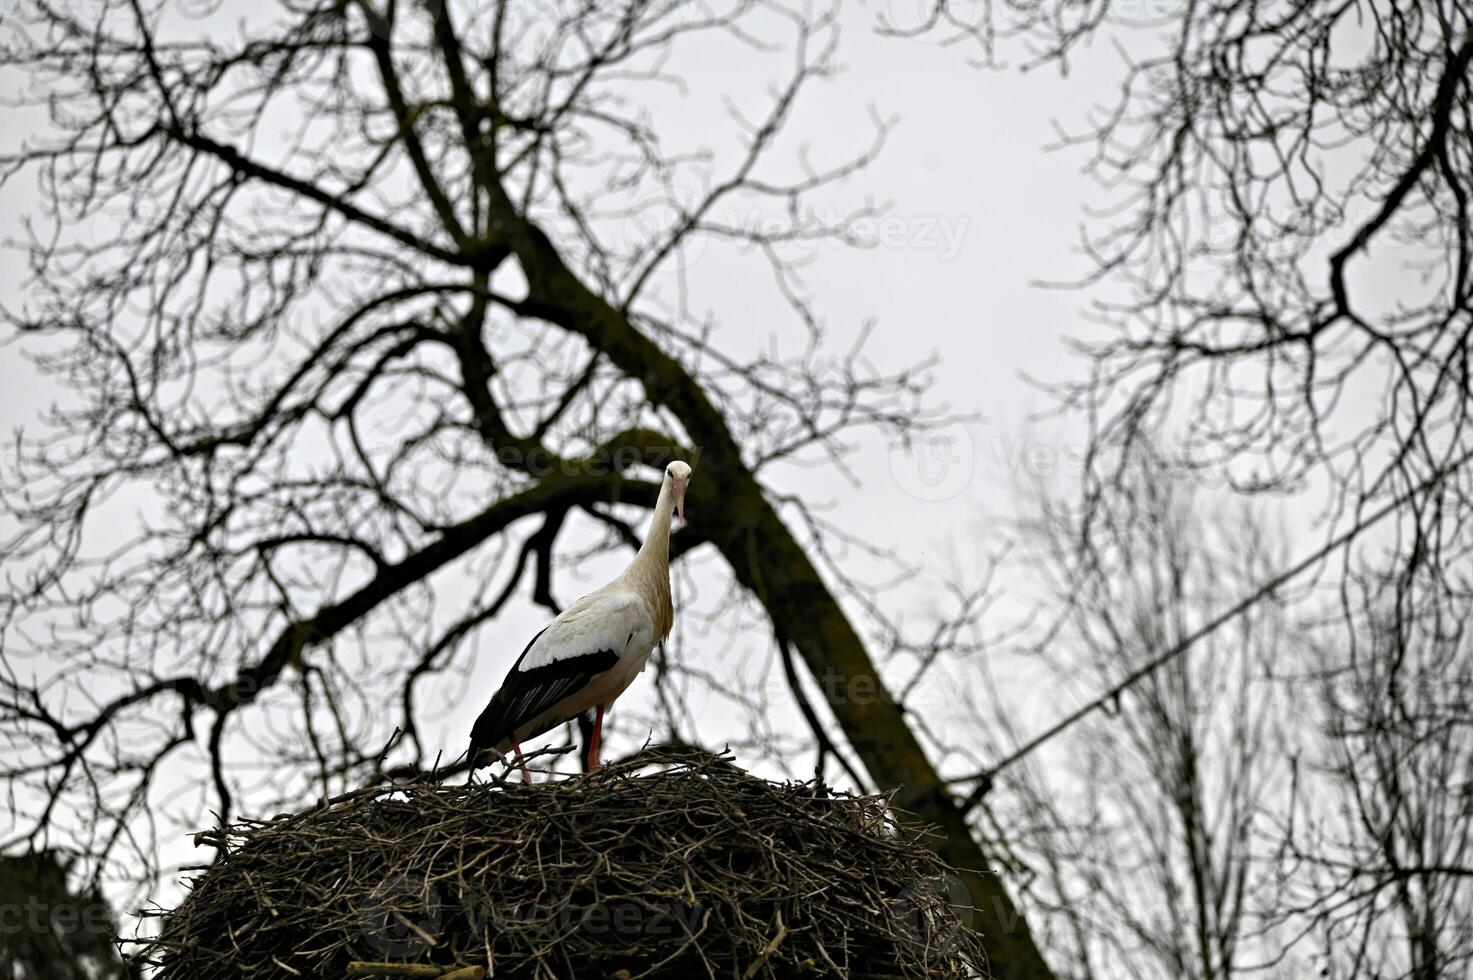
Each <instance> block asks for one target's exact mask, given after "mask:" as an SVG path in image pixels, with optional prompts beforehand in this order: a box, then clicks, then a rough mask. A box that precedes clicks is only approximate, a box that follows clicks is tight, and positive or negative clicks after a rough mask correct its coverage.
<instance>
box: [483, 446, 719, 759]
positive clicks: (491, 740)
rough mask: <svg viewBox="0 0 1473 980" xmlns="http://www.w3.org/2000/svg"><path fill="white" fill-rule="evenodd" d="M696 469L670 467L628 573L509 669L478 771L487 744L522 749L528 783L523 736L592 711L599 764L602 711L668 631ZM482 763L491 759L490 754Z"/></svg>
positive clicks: (548, 631)
mask: <svg viewBox="0 0 1473 980" xmlns="http://www.w3.org/2000/svg"><path fill="white" fill-rule="evenodd" d="M690 472H691V470H690V467H689V466H688V465H686V464H685V463H682V462H680V461H678V460H677V461H676V462H673V463H671V464H670V465H669V466H667V467H665V478H664V481H663V482H662V483H661V484H660V499H659V500H658V501H656V503H655V516H654V519H653V520H651V521H650V529H649V533H648V534H647V535H646V536H645V539H644V544H643V545H641V546H640V549H639V553H638V554H637V555H635V556H634V561H632V562H630V564H629V567H628V568H626V569H625V570H624V573H623V574H622V575H620V576H619V577H618V578H616V579H614V580H613V581H612V582H610V583H609V584H608V585H605V586H604V587H603V588H601V589H599V590H598V591H597V592H592V593H589V594H588V595H586V596H584V597H583V598H581V599H579V600H578V601H577V602H575V603H573V604H572V605H571V606H569V607H568V608H567V609H564V610H563V612H562V614H561V615H559V616H558V617H557V618H556V619H554V620H553V621H552V622H551V623H548V624H547V626H546V627H544V628H543V630H542V632H540V633H538V634H537V635H536V636H534V637H532V642H531V643H528V644H527V648H526V649H525V650H523V651H522V655H521V656H520V657H518V658H517V662H516V663H515V664H514V665H513V666H512V668H511V670H510V671H508V672H507V675H506V680H504V681H502V682H501V689H500V690H498V691H497V692H496V693H495V694H494V695H492V697H491V703H490V704H488V705H486V710H485V711H482V712H481V716H480V717H479V718H477V719H476V724H475V726H474V727H473V728H472V729H471V747H470V755H469V756H468V757H467V758H468V759H469V761H470V766H471V769H472V771H474V770H475V769H476V768H478V767H479V765H481V764H484V763H483V762H482V761H481V760H480V756H481V754H482V753H483V752H485V751H486V750H487V749H491V750H493V751H495V752H496V754H497V757H498V758H499V757H502V756H504V755H505V754H506V752H507V750H508V749H511V750H512V751H513V752H515V753H516V757H517V763H518V764H519V765H520V766H521V767H522V779H523V780H530V779H531V776H530V774H529V773H528V772H527V763H526V761H525V760H524V759H523V758H522V745H521V743H522V742H525V741H526V740H527V739H529V738H535V737H537V736H538V735H541V734H542V733H543V732H546V731H548V730H549V729H552V728H555V727H557V726H558V725H561V724H562V723H563V722H565V721H567V720H569V719H570V718H576V717H577V716H578V715H580V714H582V713H583V712H585V711H587V710H588V709H589V708H593V709H595V711H596V712H597V717H596V718H595V720H594V723H593V736H592V738H590V739H589V740H588V768H589V770H590V771H592V770H595V769H597V768H598V766H599V758H598V745H599V739H600V738H601V737H602V735H603V724H604V712H605V711H607V710H608V708H609V706H610V705H612V704H613V703H614V699H615V698H617V697H618V696H619V695H620V694H623V693H624V689H625V688H627V687H628V686H629V685H630V683H631V682H632V681H633V680H634V676H635V675H636V674H638V673H639V672H640V671H642V670H644V665H645V661H647V660H648V659H649V656H650V652H651V651H653V650H654V648H655V644H656V643H658V642H660V641H661V640H663V639H664V638H665V637H666V636H668V635H669V634H670V627H671V625H672V624H673V623H674V621H675V608H674V606H672V605H671V602H670V515H671V512H672V510H673V511H675V512H678V513H679V514H680V519H681V520H682V521H684V520H685V488H686V484H687V483H689V481H690ZM486 761H490V760H489V759H488V760H486Z"/></svg>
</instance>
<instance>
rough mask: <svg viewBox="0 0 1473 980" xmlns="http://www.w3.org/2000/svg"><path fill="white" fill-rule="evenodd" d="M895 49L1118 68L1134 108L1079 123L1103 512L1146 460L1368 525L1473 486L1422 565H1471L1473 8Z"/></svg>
mask: <svg viewBox="0 0 1473 980" xmlns="http://www.w3.org/2000/svg"><path fill="white" fill-rule="evenodd" d="M891 29H892V30H893V31H896V32H900V33H907V34H910V35H914V36H922V37H938V38H942V39H947V40H963V41H975V42H977V43H979V44H980V45H982V47H981V50H982V51H984V53H987V54H989V55H990V54H991V53H993V52H994V51H996V50H999V49H1000V48H1002V47H1003V46H1004V45H1005V44H1006V45H1021V46H1024V47H1026V48H1028V49H1030V50H1031V51H1032V52H1033V54H1034V55H1035V62H1036V63H1053V64H1059V65H1067V64H1068V62H1069V59H1070V58H1071V57H1072V56H1074V55H1075V54H1076V53H1077V52H1078V51H1079V49H1080V48H1081V46H1082V45H1083V44H1085V43H1086V42H1088V41H1089V40H1091V39H1093V38H1097V37H1101V36H1108V37H1110V38H1111V40H1113V41H1116V42H1117V44H1118V50H1119V52H1120V56H1121V58H1122V66H1121V74H1122V79H1121V84H1120V88H1119V91H1118V96H1117V97H1115V98H1114V99H1113V100H1112V101H1111V102H1110V103H1109V104H1107V105H1106V106H1104V107H1102V108H1100V109H1099V110H1098V111H1096V112H1093V113H1091V114H1090V118H1089V120H1088V121H1087V122H1085V123H1084V124H1083V125H1082V126H1080V127H1077V130H1073V129H1070V128H1069V127H1070V123H1069V122H1068V121H1064V122H1063V123H1061V125H1063V126H1064V127H1065V128H1066V131H1068V135H1066V136H1065V137H1064V138H1063V140H1062V144H1063V145H1065V146H1075V147H1082V148H1083V149H1084V150H1085V151H1086V152H1087V153H1088V167H1089V170H1090V172H1092V173H1093V174H1094V175H1095V176H1096V177H1098V179H1099V180H1100V182H1101V184H1102V186H1103V188H1104V189H1105V193H1106V196H1107V200H1106V201H1105V202H1104V203H1105V205H1106V208H1105V209H1104V213H1105V214H1107V215H1110V216H1111V217H1106V218H1100V219H1098V220H1096V221H1094V222H1092V223H1091V224H1090V225H1089V226H1088V227H1087V229H1086V237H1085V240H1084V243H1083V244H1084V247H1085V250H1086V252H1087V253H1088V254H1089V255H1090V256H1091V257H1092V258H1093V260H1094V262H1095V271H1094V273H1093V274H1092V275H1091V276H1090V277H1089V278H1088V280H1087V281H1086V283H1084V284H1085V285H1091V286H1095V287H1098V288H1099V289H1100V290H1101V293H1102V295H1103V297H1104V298H1101V299H1099V300H1097V302H1096V304H1095V307H1094V312H1095V314H1096V319H1098V321H1099V322H1100V336H1099V338H1098V339H1094V340H1081V341H1080V342H1079V344H1078V349H1079V350H1080V352H1081V353H1082V354H1083V355H1084V356H1085V357H1086V358H1087V362H1088V370H1087V372H1086V377H1085V380H1083V381H1082V382H1080V383H1076V384H1065V385H1062V386H1060V387H1059V388H1057V389H1056V390H1057V392H1058V394H1059V395H1060V397H1061V398H1062V400H1063V402H1064V404H1066V405H1069V406H1072V407H1075V408H1078V409H1079V410H1081V412H1083V413H1084V415H1085V416H1086V417H1087V418H1088V419H1089V420H1090V421H1091V424H1092V426H1093V430H1094V440H1093V445H1094V452H1093V453H1092V455H1091V457H1090V467H1089V470H1088V480H1087V483H1088V485H1087V487H1086V492H1087V495H1088V496H1089V497H1090V499H1092V500H1101V499H1103V497H1104V496H1105V495H1106V494H1107V493H1108V492H1109V490H1110V488H1111V487H1112V486H1114V484H1115V483H1116V482H1117V481H1119V480H1120V479H1122V478H1124V475H1125V474H1123V473H1122V471H1121V470H1120V469H1119V466H1120V462H1121V460H1122V459H1124V458H1126V457H1127V456H1128V454H1122V453H1120V452H1118V451H1117V450H1118V449H1119V448H1120V447H1122V446H1126V447H1128V446H1129V444H1130V443H1132V442H1133V441H1135V440H1137V439H1147V440H1149V441H1152V442H1153V443H1154V444H1156V445H1158V446H1172V447H1174V449H1175V450H1176V451H1177V454H1178V456H1179V459H1178V462H1180V463H1183V464H1186V465H1190V466H1192V467H1195V468H1198V469H1200V470H1203V471H1206V472H1208V473H1211V474H1214V475H1218V474H1220V475H1222V476H1224V477H1226V478H1227V479H1229V480H1230V481H1231V482H1232V484H1233V485H1234V486H1235V487H1236V488H1238V489H1240V490H1242V491H1245V492H1249V493H1283V492H1289V491H1295V490H1301V489H1312V490H1319V491H1323V492H1324V493H1325V494H1326V496H1325V497H1324V499H1325V500H1326V501H1327V504H1326V512H1327V514H1328V515H1330V516H1332V517H1334V516H1345V515H1349V518H1350V519H1351V520H1353V519H1354V517H1355V516H1356V515H1358V514H1360V513H1363V512H1364V511H1365V510H1367V509H1369V508H1370V507H1372V506H1374V503H1375V502H1376V501H1384V500H1389V499H1394V498H1396V497H1398V496H1400V495H1402V494H1405V493H1407V492H1408V491H1412V490H1414V489H1415V488H1417V487H1420V486H1422V485H1423V483H1424V481H1425V480H1426V479H1427V477H1428V476H1429V475H1432V474H1438V473H1442V472H1444V471H1446V470H1448V469H1454V470H1456V474H1455V475H1454V476H1452V477H1450V478H1449V479H1447V480H1446V481H1444V482H1442V483H1440V484H1439V486H1438V489H1437V492H1436V493H1434V494H1432V495H1430V496H1428V497H1427V499H1419V500H1418V501H1417V503H1416V505H1415V506H1413V507H1408V508H1407V509H1406V510H1405V513H1404V520H1403V527H1402V529H1401V534H1402V536H1401V539H1400V543H1399V548H1398V554H1399V558H1400V561H1401V564H1402V565H1403V573H1402V574H1403V575H1404V577H1405V578H1406V581H1407V584H1408V587H1411V586H1412V585H1413V583H1415V582H1416V581H1419V579H1418V577H1417V575H1416V574H1414V573H1415V572H1416V570H1417V569H1425V570H1428V571H1430V572H1431V573H1433V574H1432V575H1431V577H1429V578H1426V579H1425V581H1427V582H1429V583H1430V582H1435V579H1436V576H1437V574H1438V573H1439V572H1440V571H1441V570H1446V569H1451V568H1453V567H1457V566H1458V565H1459V562H1460V561H1461V559H1462V558H1463V555H1464V552H1465V550H1466V548H1467V547H1468V541H1467V534H1468V520H1467V517H1468V513H1467V507H1466V503H1465V502H1466V500H1467V499H1468V493H1467V491H1468V484H1467V480H1468V477H1469V474H1470V473H1473V469H1470V468H1468V467H1466V466H1461V465H1460V464H1461V463H1462V462H1463V461H1464V460H1465V459H1466V458H1467V456H1468V453H1469V450H1470V449H1473V445H1470V443H1469V440H1468V428H1469V412H1470V407H1473V401H1470V399H1469V395H1468V392H1469V390H1470V386H1469V384H1468V383H1467V382H1468V374H1467V371H1468V357H1467V352H1468V342H1469V338H1470V331H1473V276H1470V269H1473V212H1470V201H1473V177H1470V175H1473V71H1470V66H1473V12H1470V10H1469V9H1468V6H1467V4H1464V3H1458V2H1451V0H1448V2H1441V3H1395V2H1391V3H1369V2H1350V3H1321V2H1312V3H1291V2H1287V0H1285V2H1273V3H1256V2H1250V0H1228V2H1222V3H1213V4H1206V5H1202V4H1184V5H1180V6H1177V5H1173V4H1168V3H1157V2H1152V0H1139V2H1136V0H1131V2H1123V0H1092V2H1088V3H1080V4H1073V3H1067V4H1066V3H1039V4H1016V5H1011V4H1004V5H997V6H993V5H991V4H978V3H971V2H966V0H941V2H939V3H938V4H936V5H935V6H933V7H932V8H931V14H930V16H929V18H927V19H924V20H923V21H922V22H920V23H917V24H913V25H906V24H898V25H892V27H891ZM1009 50H1011V48H1009ZM1428 598H1435V593H1433V594H1429V595H1428Z"/></svg>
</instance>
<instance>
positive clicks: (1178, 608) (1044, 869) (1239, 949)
mask: <svg viewBox="0 0 1473 980" xmlns="http://www.w3.org/2000/svg"><path fill="white" fill-rule="evenodd" d="M1124 470H1125V471H1126V472H1128V473H1129V474H1130V478H1129V482H1128V484H1127V487H1126V490H1125V492H1124V493H1121V494H1117V495H1115V496H1113V497H1112V498H1111V500H1110V502H1109V506H1108V507H1106V508H1101V509H1100V510H1099V512H1098V521H1097V523H1096V525H1095V533H1094V534H1093V535H1092V536H1091V538H1090V547H1089V549H1088V550H1087V551H1085V552H1081V551H1080V549H1079V547H1078V535H1077V529H1078V513H1077V509H1076V508H1075V507H1074V506H1073V505H1071V504H1070V503H1069V502H1068V498H1067V496H1065V495H1064V494H1063V492H1062V491H1060V490H1059V489H1057V488H1052V487H1049V486H1046V485H1042V483H1041V481H1039V485H1034V486H1032V487H1030V488H1027V489H1029V490H1030V492H1028V493H1027V494H1025V496H1026V498H1027V499H1029V500H1030V501H1032V504H1031V507H1032V512H1031V513H1030V514H1028V515H1027V516H1025V518H1024V519H1023V522H1022V525H1021V527H1020V533H1019V538H1020V540H1021V541H1022V543H1023V546H1022V549H1021V555H1020V562H1021V563H1022V565H1024V566H1026V567H1027V568H1028V569H1031V570H1032V575H1033V576H1034V577H1036V578H1038V579H1039V580H1040V582H1041V584H1042V585H1043V587H1044V594H1043V597H1042V606H1043V610H1044V614H1043V616H1042V617H1041V618H1040V627H1041V631H1042V635H1041V637H1040V638H1037V639H1035V640H1034V641H1033V642H1032V643H1030V644H1029V645H1027V647H1026V649H1027V650H1028V651H1029V654H1030V657H1031V658H1034V659H1041V660H1042V661H1043V662H1044V663H1045V664H1046V665H1047V670H1048V672H1049V674H1050V675H1051V676H1052V677H1053V678H1054V684H1055V685H1056V686H1057V689H1058V690H1059V692H1060V693H1061V694H1062V695H1064V696H1066V697H1067V698H1069V699H1070V700H1073V699H1078V700H1084V699H1085V698H1088V697H1091V696H1093V695H1094V694H1096V693H1097V692H1098V691H1100V690H1103V689H1106V688H1108V687H1109V686H1110V685H1111V684H1113V683H1115V682H1116V681H1118V680H1119V679H1120V678H1122V677H1124V676H1126V675H1128V674H1130V673H1131V672H1132V671H1134V670H1136V669H1137V668H1139V667H1140V665H1141V664H1142V663H1144V662H1145V661H1146V660H1147V659H1149V658H1150V657H1152V656H1154V655H1155V654H1156V653H1157V652H1158V651H1160V650H1163V649H1169V648H1170V647H1171V646H1172V645H1173V644H1174V643H1176V642H1177V641H1178V640H1179V639H1180V638H1182V637H1184V636H1186V635H1187V634H1188V633H1190V632H1191V631H1192V630H1193V629H1195V628H1196V627H1197V625H1198V623H1200V622H1201V621H1202V620H1203V619H1205V618H1206V617H1207V616H1209V615H1211V614H1212V613H1213V612H1215V611H1216V609H1217V608H1218V607H1219V606H1220V605H1221V602H1222V598H1221V597H1222V596H1224V595H1229V596H1231V595H1234V594H1236V593H1239V592H1246V591H1249V590H1250V589H1251V588H1252V587H1253V586H1254V585H1255V584H1256V583H1257V582H1258V581H1260V580H1262V579H1263V578H1265V577H1266V576H1267V575H1268V574H1269V573H1270V572H1271V571H1272V570H1273V569H1274V568H1276V567H1277V565H1278V564H1279V563H1280V562H1281V558H1280V555H1279V552H1280V550H1281V549H1280V548H1279V547H1277V546H1276V545H1275V544H1274V543H1273V541H1274V537H1275V536H1274V534H1273V533H1272V532H1271V530H1270V529H1269V527H1268V525H1267V524H1266V522H1265V521H1264V520H1263V519H1262V518H1261V517H1260V516H1258V515H1257V514H1256V513H1255V512H1254V510H1253V508H1251V507H1250V506H1247V505H1244V504H1237V505H1226V506H1225V505H1224V502H1223V501H1222V500H1221V499H1220V497H1221V495H1220V494H1211V493H1208V492H1206V491H1202V490H1196V489H1193V486H1192V483H1191V481H1190V480H1189V479H1183V478H1182V474H1180V473H1174V472H1172V471H1171V470H1170V469H1169V468H1168V467H1166V466H1165V465H1164V464H1163V462H1162V461H1161V460H1160V458H1159V457H1157V456H1154V455H1153V454H1151V453H1149V452H1148V451H1147V449H1146V448H1145V447H1137V450H1136V451H1135V458H1134V459H1133V460H1131V461H1130V462H1129V463H1128V464H1127V465H1126V466H1125V467H1124ZM1294 650H1295V647H1294V644H1293V643H1291V642H1290V640H1289V639H1288V631H1287V629H1286V615H1285V610H1284V608H1283V606H1282V604H1280V603H1265V604H1263V605H1261V606H1259V607H1257V608H1255V609H1254V610H1253V611H1252V612H1251V613H1250V615H1248V616H1246V617H1244V618H1243V619H1241V620H1240V621H1238V622H1237V623H1236V624H1235V626H1234V627H1233V629H1232V630H1230V631H1223V632H1222V633H1219V634H1217V635H1215V636H1213V637H1212V638H1211V639H1209V640H1208V641H1205V642H1204V643H1203V644H1202V646H1201V648H1200V649H1198V650H1195V651H1194V652H1193V654H1192V655H1191V656H1184V657H1180V658H1176V659H1175V660H1173V661H1172V662H1170V663H1169V664H1168V665H1167V666H1165V667H1163V668H1162V669H1160V670H1158V671H1156V672H1153V673H1151V674H1149V675H1147V676H1146V677H1144V678H1143V679H1142V680H1141V681H1140V682H1139V683H1138V684H1136V685H1135V686H1133V687H1132V688H1131V689H1130V690H1129V691H1128V692H1127V693H1125V694H1124V695H1123V696H1121V697H1120V698H1119V699H1118V700H1117V701H1115V702H1114V703H1113V704H1112V705H1111V707H1110V708H1109V709H1108V710H1107V712H1106V713H1103V714H1096V715H1094V716H1092V717H1091V718H1090V719H1089V721H1088V722H1087V723H1082V724H1080V725H1078V726H1076V727H1075V728H1074V729H1072V730H1070V731H1068V732H1067V733H1065V734H1064V735H1063V736H1062V737H1061V739H1060V740H1058V741H1057V742H1055V743H1054V744H1051V745H1049V746H1048V747H1047V750H1046V751H1044V752H1041V753H1040V754H1039V755H1037V756H1036V757H1034V758H1032V759H1029V760H1027V762H1026V763H1025V764H1023V765H1020V766H1018V767H1015V768H1013V769H1011V770H1009V771H1007V772H1006V773H1005V774H1004V775H1003V776H1002V777H1001V782H1000V784H999V786H998V788H997V790H996V791H995V792H994V794H992V795H990V796H988V797H986V798H985V801H984V802H985V805H986V806H987V808H988V809H989V810H990V814H991V816H990V819H991V821H992V822H993V823H995V824H996V825H998V826H1005V827H1012V828H1015V831H1014V833H1013V834H1012V835H1011V836H1010V838H1009V840H1010V843H1011V845H1012V849H1013V853H1014V855H1015V860H1017V861H1018V863H1019V865H1020V866H1022V867H1026V868H1028V869H1030V871H1031V873H1032V880H1031V881H1030V883H1029V884H1028V885H1027V886H1026V891H1027V893H1028V894H1029V895H1030V904H1036V905H1038V906H1039V907H1040V908H1042V909H1047V910H1048V913H1047V916H1046V917H1047V919H1048V927H1047V932H1046V935H1048V936H1049V940H1048V948H1049V949H1050V951H1051V954H1052V956H1053V958H1054V959H1055V962H1056V963H1057V964H1058V965H1059V966H1060V968H1061V970H1063V971H1064V972H1065V973H1067V974H1069V975H1077V976H1101V977H1136V978H1147V977H1150V978H1199V980H1210V978H1227V977H1232V976H1237V975H1242V974H1247V973H1249V972H1250V970H1251V964H1252V963H1253V961H1254V960H1255V959H1256V957H1255V956H1254V955H1253V951H1254V950H1255V949H1256V944H1257V943H1256V940H1257V934H1258V932H1259V931H1260V929H1261V926H1262V923H1261V922H1259V921H1258V916H1259V914H1260V912H1261V907H1260V902H1259V898H1260V896H1261V894H1262V893H1263V892H1264V890H1265V889H1266V887H1267V881H1268V876H1269V871H1270V869H1269V867H1268V865H1267V864H1266V863H1265V862H1263V861H1262V860H1260V859H1259V858H1258V857H1257V856H1256V855H1255V853H1254V851H1255V846H1256V842H1257V840H1258V838H1259V836H1260V835H1261V833H1262V830H1263V827H1262V826H1261V823H1262V820H1263V818H1264V816H1265V815H1266V814H1267V813H1268V812H1270V807H1271V806H1272V805H1273V804H1274V802H1275V801H1276V800H1277V799H1278V798H1280V797H1281V796H1282V794H1283V792H1284V788H1285V785H1286V779H1285V776H1286V774H1287V771H1288V763H1287V760H1286V759H1285V756H1284V753H1283V751H1282V745H1281V743H1280V739H1281V738H1282V730H1281V729H1282V724H1283V716H1282V712H1283V708H1282V702H1283V700H1284V699H1283V697H1282V692H1281V691H1280V690H1279V689H1278V684H1277V682H1276V681H1275V680H1274V674H1275V672H1276V670H1277V671H1281V670H1283V669H1284V666H1285V662H1287V661H1290V660H1291V658H1292V654H1293V653H1294ZM984 717H986V718H989V719H992V718H995V719H998V722H997V723H996V724H995V725H994V726H993V727H994V728H995V729H999V730H997V731H994V732H993V733H992V737H993V740H994V741H997V742H999V743H1002V744H1007V743H1008V742H1012V741H1015V740H1016V739H1015V737H1014V736H1013V734H1012V732H1011V728H1012V727H1013V726H1012V725H1010V724H1009V723H1008V721H1007V718H1006V714H1005V713H1004V712H1002V711H992V712H989V713H987V714H986V715H985V716H984ZM1022 828H1027V830H1026V831H1024V830H1022ZM1066 962H1067V963H1068V964H1069V966H1068V967H1065V966H1064V964H1065V963H1066Z"/></svg>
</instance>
